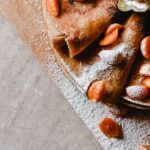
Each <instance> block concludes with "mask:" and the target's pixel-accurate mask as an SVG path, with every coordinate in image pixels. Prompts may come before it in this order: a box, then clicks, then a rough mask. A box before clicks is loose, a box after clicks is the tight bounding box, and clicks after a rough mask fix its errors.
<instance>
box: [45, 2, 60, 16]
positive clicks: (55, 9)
mask: <svg viewBox="0 0 150 150" xmlns="http://www.w3.org/2000/svg"><path fill="white" fill-rule="evenodd" d="M46 8H47V11H48V12H50V14H51V15H52V16H54V17H57V16H58V15H59V13H60V3H59V0H46Z"/></svg>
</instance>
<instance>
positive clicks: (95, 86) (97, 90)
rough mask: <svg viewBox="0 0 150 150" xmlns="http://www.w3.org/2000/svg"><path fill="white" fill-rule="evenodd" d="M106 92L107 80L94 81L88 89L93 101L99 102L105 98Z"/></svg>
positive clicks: (89, 96)
mask: <svg viewBox="0 0 150 150" xmlns="http://www.w3.org/2000/svg"><path fill="white" fill-rule="evenodd" d="M105 93H106V83H105V81H99V80H96V81H93V82H92V83H91V84H90V86H89V88H88V91H87V96H88V98H89V99H90V100H91V101H93V102H99V101H101V100H102V99H103V97H104V95H105Z"/></svg>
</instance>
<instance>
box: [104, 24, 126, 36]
mask: <svg viewBox="0 0 150 150" xmlns="http://www.w3.org/2000/svg"><path fill="white" fill-rule="evenodd" d="M123 28H124V26H123V25H121V24H119V23H114V24H111V25H110V26H109V27H108V29H107V30H106V34H105V35H108V34H110V33H112V32H113V31H114V30H116V29H118V30H120V29H123Z"/></svg>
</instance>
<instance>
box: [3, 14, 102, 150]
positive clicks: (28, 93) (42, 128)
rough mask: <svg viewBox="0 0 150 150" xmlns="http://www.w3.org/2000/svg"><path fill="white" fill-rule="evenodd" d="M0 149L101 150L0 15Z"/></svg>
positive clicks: (28, 50) (29, 51)
mask: <svg viewBox="0 0 150 150" xmlns="http://www.w3.org/2000/svg"><path fill="white" fill-rule="evenodd" d="M0 150H100V145H99V144H98V142H97V141H96V139H95V138H94V137H93V135H92V134H91V132H90V131H89V130H88V129H87V127H86V126H85V124H84V123H83V122H82V121H81V120H80V118H79V117H78V116H77V114H76V113H75V112H74V110H73V109H72V108H71V106H70V104H69V103H68V102H67V101H66V100H65V98H64V97H63V96H62V94H61V93H60V92H59V91H58V89H57V88H56V86H55V85H54V84H53V82H52V81H51V79H50V78H49V77H48V75H47V73H46V72H45V71H44V70H43V68H42V67H41V66H40V65H39V63H38V62H37V61H36V59H35V58H34V57H33V56H32V52H31V50H30V49H28V48H27V47H26V45H25V43H23V41H22V40H21V39H20V38H19V37H18V35H17V33H16V32H15V31H14V29H13V28H12V27H11V26H10V25H9V23H8V22H7V21H6V20H5V19H4V18H3V17H2V16H1V15H0Z"/></svg>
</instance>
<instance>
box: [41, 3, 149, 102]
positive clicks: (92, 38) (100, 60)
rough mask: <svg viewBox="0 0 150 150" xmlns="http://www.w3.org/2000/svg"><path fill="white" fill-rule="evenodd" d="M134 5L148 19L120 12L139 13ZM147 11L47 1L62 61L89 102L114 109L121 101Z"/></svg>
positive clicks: (47, 16) (50, 30)
mask: <svg viewBox="0 0 150 150" xmlns="http://www.w3.org/2000/svg"><path fill="white" fill-rule="evenodd" d="M129 4H131V5H134V4H135V7H136V8H137V7H138V9H139V10H140V12H143V13H138V12H134V11H130V12H122V11H121V10H119V9H124V8H125V7H126V9H124V10H123V11H128V10H131V9H132V8H133V10H135V7H134V6H131V5H130V7H127V5H129ZM141 5H142V7H141ZM118 6H119V7H118ZM144 6H145V7H144ZM118 8H119V9H118ZM127 8H129V9H127ZM138 9H136V11H138ZM147 11H148V4H147V3H145V2H144V1H142V2H141V1H140V2H137V1H135V3H133V2H132V3H129V2H128V1H126V0H125V1H122V0H120V1H118V0H109V1H108V0H94V1H90V0H88V1H87V0H69V1H68V0H62V1H58V0H43V13H44V16H45V20H46V23H47V31H48V34H49V39H50V43H51V46H52V49H53V50H54V52H55V54H56V57H57V60H58V62H59V63H60V65H61V67H62V69H63V70H64V72H65V73H66V74H67V75H68V76H69V78H70V79H71V80H72V81H73V82H75V83H76V84H77V85H78V87H80V89H83V91H85V92H86V93H87V96H88V97H89V99H92V100H94V101H99V100H101V99H102V98H103V101H104V102H111V103H112V102H116V100H117V99H118V98H119V97H120V94H121V93H122V91H123V89H124V88H125V85H126V83H127V79H128V77H129V73H130V72H131V69H132V65H133V63H134V61H135V58H136V56H137V54H138V52H139V50H140V44H141V41H142V39H143V38H144V35H145V32H146V31H147V27H146V25H147V21H148V18H149V12H147ZM93 82H94V85H92V83H93Z"/></svg>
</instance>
